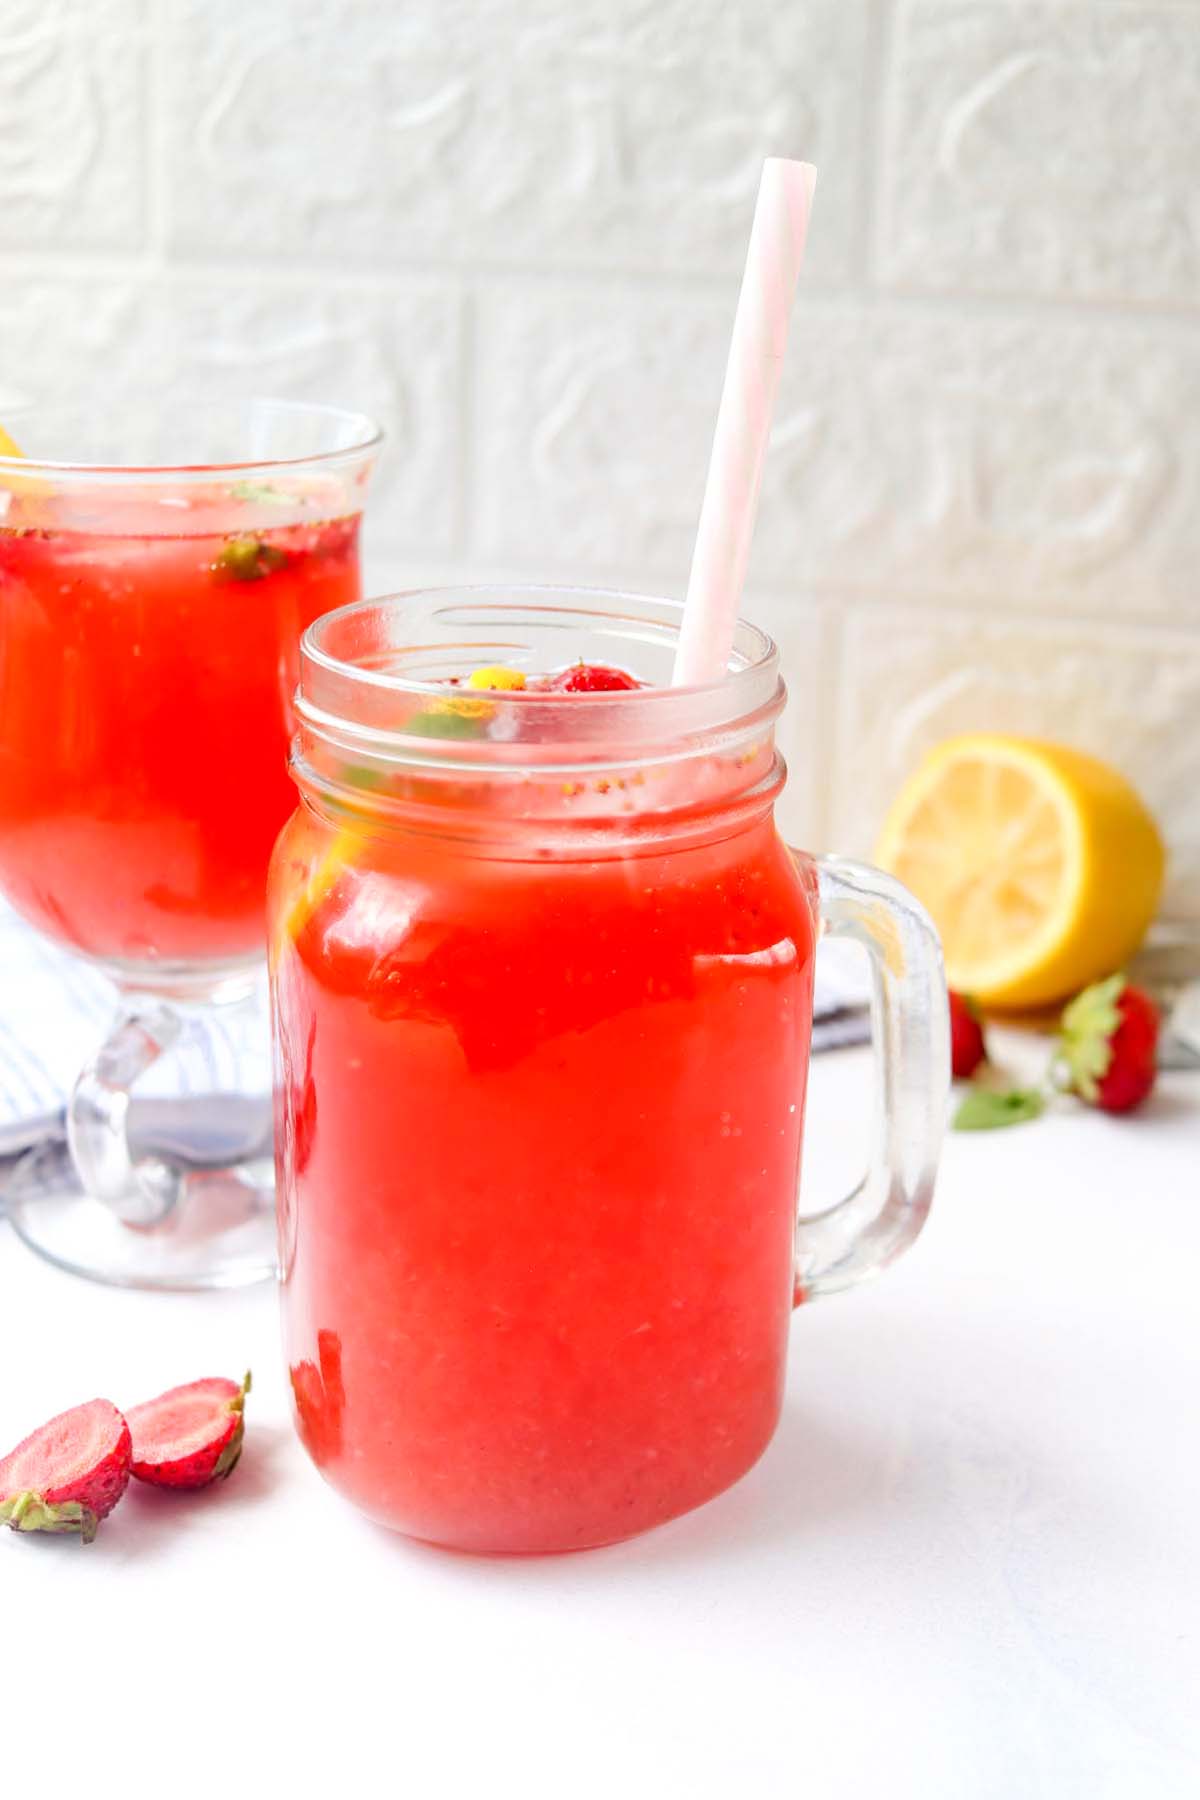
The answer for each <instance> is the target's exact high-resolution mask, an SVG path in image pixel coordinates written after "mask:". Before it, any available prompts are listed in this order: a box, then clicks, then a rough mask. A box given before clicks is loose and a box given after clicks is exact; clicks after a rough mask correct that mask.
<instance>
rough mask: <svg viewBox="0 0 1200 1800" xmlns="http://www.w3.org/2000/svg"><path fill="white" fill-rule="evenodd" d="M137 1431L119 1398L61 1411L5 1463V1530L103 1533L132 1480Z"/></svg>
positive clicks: (86, 1537) (0, 1494)
mask: <svg viewBox="0 0 1200 1800" xmlns="http://www.w3.org/2000/svg"><path fill="white" fill-rule="evenodd" d="M130 1461H131V1441H130V1431H129V1426H128V1424H127V1423H126V1421H125V1420H124V1419H123V1418H122V1416H121V1414H120V1413H119V1412H118V1411H117V1409H116V1407H115V1406H114V1405H113V1403H112V1401H111V1400H88V1401H86V1402H85V1403H84V1405H82V1406H73V1407H72V1408H71V1409H70V1411H69V1412H64V1413H59V1414H58V1415H57V1417H56V1418H53V1419H50V1420H49V1421H48V1422H47V1423H46V1424H45V1425H41V1426H39V1428H38V1429H37V1430H36V1431H34V1432H31V1433H30V1435H29V1436H28V1437H27V1438H25V1439H24V1440H23V1441H22V1442H21V1443H19V1444H18V1445H17V1447H16V1449H15V1450H10V1451H9V1453H8V1455H7V1456H5V1457H3V1458H0V1524H5V1525H10V1526H11V1527H12V1529H13V1530H14V1531H53V1532H74V1533H76V1534H77V1535H78V1536H79V1537H80V1538H82V1540H83V1542H84V1543H85V1544H90V1543H91V1541H92V1539H93V1538H94V1537H95V1535H96V1529H97V1527H98V1525H99V1523H100V1521H101V1519H104V1518H107V1516H108V1514H109V1513H110V1512H111V1511H112V1509H113V1507H114V1506H115V1505H116V1504H117V1501H118V1500H119V1499H120V1498H121V1495H122V1494H123V1493H124V1492H125V1489H126V1486H127V1485H128V1482H129V1475H130Z"/></svg>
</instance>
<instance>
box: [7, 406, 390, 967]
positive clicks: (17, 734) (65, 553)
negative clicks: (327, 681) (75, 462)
mask: <svg viewBox="0 0 1200 1800" xmlns="http://www.w3.org/2000/svg"><path fill="white" fill-rule="evenodd" d="M290 410H291V409H287V408H279V409H278V411H279V412H280V413H281V414H282V415H284V416H285V417H286V416H288V415H289V413H290ZM297 410H299V411H303V409H297ZM362 423H364V422H360V424H362ZM13 424H14V431H16V430H19V429H20V425H19V421H17V420H14V421H13ZM29 429H30V432H31V437H30V438H29V439H28V440H26V438H25V433H24V431H22V432H21V436H22V440H23V441H22V447H23V448H24V449H25V450H26V451H27V453H30V452H32V450H33V449H34V448H35V447H36V443H37V438H36V432H35V430H34V428H32V427H31V428H29ZM250 441H251V440H247V446H246V447H247V448H249V445H250ZM55 442H56V443H57V440H55ZM330 463H331V466H328V467H327V466H325V465H324V464H323V463H322V462H321V461H320V460H317V461H314V462H310V463H309V465H308V466H307V467H303V468H301V467H298V466H297V465H296V464H295V463H293V462H291V461H282V462H280V463H279V464H278V465H274V466H272V467H270V468H267V469H263V468H250V469H244V470H243V469H237V468H229V469H225V470H222V469H204V470H188V469H178V470H157V471H155V470H144V471H141V470H136V469H120V470H106V469H96V468H91V467H76V468H68V469H61V470H60V469H57V468H49V467H45V466H42V467H39V466H38V465H37V464H34V463H32V462H30V463H25V464H19V463H16V462H10V463H8V464H7V465H5V466H3V467H2V468H0V646H2V649H0V887H2V889H3V892H4V894H5V895H6V897H7V898H8V899H9V900H11V901H12V903H13V904H14V905H15V906H17V907H18V908H19V909H20V910H21V911H22V912H23V913H24V914H25V915H26V917H27V918H29V919H30V920H31V921H32V922H33V923H34V924H36V925H37V926H38V927H39V928H40V929H41V930H42V931H44V932H46V933H47V934H48V935H50V936H52V937H55V938H57V939H59V940H60V941H61V942H64V943H66V944H67V945H69V946H70V947H71V948H73V949H76V950H79V951H82V952H84V953H86V954H87V955H89V956H91V957H94V958H99V959H101V960H103V961H104V962H106V963H108V964H110V965H112V966H114V967H115V968H116V969H117V970H119V971H122V972H124V973H126V974H133V973H134V972H136V971H138V970H142V971H148V970H152V969H153V968H154V967H156V966H163V965H166V966H168V967H175V968H179V967H181V966H185V965H186V966H188V967H192V968H194V967H196V966H203V965H223V964H229V963H234V962H237V961H238V960H244V959H247V958H253V957H255V956H257V955H260V954H261V948H262V943H263V923H262V889H263V879H264V874H265V870H266V866H267V861H268V859H269V856H270V850H271V845H272V843H273V841H274V838H275V835H276V833H277V832H278V830H279V827H280V825H281V824H282V822H283V820H284V818H285V817H286V815H287V811H288V805H289V794H290V787H289V784H288V781H287V777H286V771H285V761H286V747H287V739H288V735H289V732H290V729H291V699H292V692H293V689H294V687H295V682H296V674H297V651H296V644H297V640H298V637H299V633H300V632H301V631H302V630H303V629H304V628H305V626H306V625H308V624H309V623H310V622H311V621H312V620H313V619H314V618H316V617H317V616H318V614H320V613H322V612H325V611H328V610H329V609H330V608H331V607H335V606H339V605H341V604H344V603H345V602H346V601H349V600H353V599H355V598H357V595H358V593H359V569H358V524H359V514H360V511H361V506H362V486H361V483H360V482H358V481H357V480H356V479H355V476H356V475H357V474H358V473H359V472H360V471H361V472H362V473H363V474H365V468H366V464H365V461H364V458H363V455H362V453H361V451H360V452H359V453H358V455H357V461H355V458H354V457H353V456H350V457H349V458H347V457H346V456H345V455H344V454H343V455H342V456H341V457H340V459H339V456H338V455H337V454H334V455H333V456H332V458H331V459H330ZM347 464H348V465H349V466H344V465H347ZM26 470H28V473H26Z"/></svg>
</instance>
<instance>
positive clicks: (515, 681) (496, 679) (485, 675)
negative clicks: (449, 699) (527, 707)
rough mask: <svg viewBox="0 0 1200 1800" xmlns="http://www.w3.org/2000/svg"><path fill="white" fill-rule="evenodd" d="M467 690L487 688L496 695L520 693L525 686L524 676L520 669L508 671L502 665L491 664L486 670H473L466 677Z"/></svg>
mask: <svg viewBox="0 0 1200 1800" xmlns="http://www.w3.org/2000/svg"><path fill="white" fill-rule="evenodd" d="M467 686H468V687H469V688H487V689H490V691H491V692H492V693H494V694H496V693H500V694H503V693H514V694H518V693H520V691H521V689H522V688H523V687H524V686H525V676H524V675H523V673H522V672H521V670H520V669H509V668H506V667H505V666H504V664H503V663H492V664H490V665H489V666H488V667H487V668H483V669H475V670H473V671H472V673H471V674H470V675H468V676H467Z"/></svg>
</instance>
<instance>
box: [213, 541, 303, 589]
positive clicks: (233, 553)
mask: <svg viewBox="0 0 1200 1800" xmlns="http://www.w3.org/2000/svg"><path fill="white" fill-rule="evenodd" d="M286 561H287V557H286V555H285V554H284V552H283V551H282V550H280V549H279V547H278V545H276V544H268V543H267V542H266V541H265V539H263V538H260V537H254V536H253V535H251V534H250V533H245V534H243V535H241V536H238V537H230V538H226V539H225V542H224V543H223V544H222V546H221V548H220V550H219V552H218V554H217V560H216V562H214V563H213V565H212V572H213V574H214V575H216V576H217V577H218V578H219V579H221V580H224V581H261V580H262V578H263V576H264V575H269V574H270V573H271V571H272V570H273V569H278V568H280V567H281V566H282V565H283V563H285V562H286Z"/></svg>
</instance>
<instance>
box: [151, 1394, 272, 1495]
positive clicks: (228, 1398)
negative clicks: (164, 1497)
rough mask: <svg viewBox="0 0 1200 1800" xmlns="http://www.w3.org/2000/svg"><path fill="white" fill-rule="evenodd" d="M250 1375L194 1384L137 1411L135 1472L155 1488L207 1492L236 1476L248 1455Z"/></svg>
mask: <svg viewBox="0 0 1200 1800" xmlns="http://www.w3.org/2000/svg"><path fill="white" fill-rule="evenodd" d="M249 1392H250V1377H249V1375H247V1376H246V1379H245V1380H244V1381H243V1382H242V1384H241V1386H240V1387H239V1386H238V1384H237V1382H236V1381H228V1380H226V1379H225V1377H224V1376H220V1375H215V1376H211V1377H210V1378H209V1379H207V1380H205V1381H190V1382H188V1384H187V1385H186V1387H177V1388H171V1389H169V1390H168V1392H167V1393H165V1394H160V1395H159V1396H158V1399H157V1400H147V1401H145V1402H144V1403H143V1405H141V1406H134V1407H131V1408H130V1410H129V1412H128V1413H127V1414H126V1417H127V1418H128V1420H129V1429H130V1431H131V1432H132V1433H133V1473H134V1475H135V1476H136V1477H137V1479H138V1480H139V1481H146V1482H149V1483H150V1485H151V1486H152V1487H169V1488H201V1487H207V1486H208V1484H209V1482H210V1481H220V1480H222V1479H223V1478H224V1477H225V1476H226V1475H232V1473H233V1471H234V1468H235V1467H236V1465H237V1460H238V1457H239V1456H240V1455H241V1454H242V1438H243V1436H244V1435H245V1423H244V1419H243V1414H244V1411H245V1405H246V1395H247V1394H248V1393H249Z"/></svg>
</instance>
